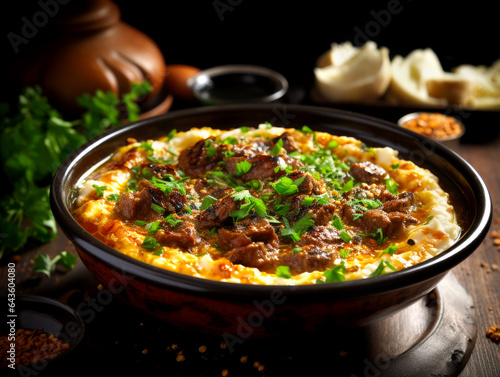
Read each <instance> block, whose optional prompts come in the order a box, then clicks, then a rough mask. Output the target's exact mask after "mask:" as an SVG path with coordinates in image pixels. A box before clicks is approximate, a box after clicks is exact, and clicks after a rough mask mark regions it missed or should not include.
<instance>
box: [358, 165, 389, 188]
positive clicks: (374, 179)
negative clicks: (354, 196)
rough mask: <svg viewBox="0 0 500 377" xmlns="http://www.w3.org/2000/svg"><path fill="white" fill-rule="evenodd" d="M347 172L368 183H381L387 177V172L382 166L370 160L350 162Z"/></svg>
mask: <svg viewBox="0 0 500 377" xmlns="http://www.w3.org/2000/svg"><path fill="white" fill-rule="evenodd" d="M349 174H351V175H352V177H353V178H354V179H355V180H357V181H359V182H364V183H368V184H372V183H377V184H379V183H383V182H384V180H385V179H386V178H387V177H388V175H387V172H386V171H385V169H384V168H383V167H382V166H379V165H377V164H374V163H373V162H370V161H363V162H356V163H354V164H352V165H351V169H350V170H349Z"/></svg>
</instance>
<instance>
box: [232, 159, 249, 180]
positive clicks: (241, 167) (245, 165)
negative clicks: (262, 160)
mask: <svg viewBox="0 0 500 377" xmlns="http://www.w3.org/2000/svg"><path fill="white" fill-rule="evenodd" d="M251 167H252V164H251V163H250V162H248V161H246V160H244V161H241V162H238V163H237V164H236V176H237V177H240V176H242V175H243V174H245V173H248V171H249V170H250V169H251Z"/></svg>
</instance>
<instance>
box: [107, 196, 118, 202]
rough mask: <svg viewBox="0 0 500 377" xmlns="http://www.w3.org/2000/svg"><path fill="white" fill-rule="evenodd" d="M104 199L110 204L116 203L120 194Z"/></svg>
mask: <svg viewBox="0 0 500 377" xmlns="http://www.w3.org/2000/svg"><path fill="white" fill-rule="evenodd" d="M106 199H107V200H109V201H110V202H117V201H118V200H119V199H120V194H109V195H108V196H107V197H106Z"/></svg>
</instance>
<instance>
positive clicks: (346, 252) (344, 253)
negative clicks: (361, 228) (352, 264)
mask: <svg viewBox="0 0 500 377" xmlns="http://www.w3.org/2000/svg"><path fill="white" fill-rule="evenodd" d="M350 252H351V250H345V249H340V250H339V256H340V257H341V258H342V259H345V258H346V257H347V256H348V255H349V253H350Z"/></svg>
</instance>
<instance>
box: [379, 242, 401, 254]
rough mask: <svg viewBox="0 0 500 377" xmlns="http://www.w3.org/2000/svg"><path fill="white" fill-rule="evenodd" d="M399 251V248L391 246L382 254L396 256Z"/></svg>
mask: <svg viewBox="0 0 500 377" xmlns="http://www.w3.org/2000/svg"><path fill="white" fill-rule="evenodd" d="M396 251H398V247H397V246H396V245H394V244H391V245H389V246H388V247H387V248H386V249H385V250H384V251H383V252H382V253H387V254H389V255H394V253H395V252H396Z"/></svg>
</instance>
